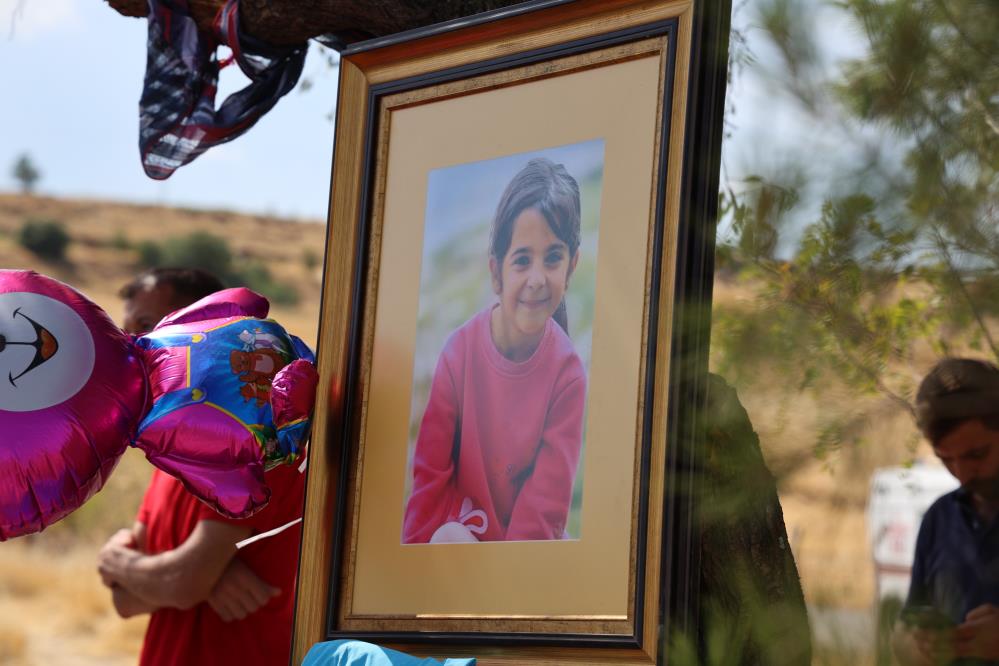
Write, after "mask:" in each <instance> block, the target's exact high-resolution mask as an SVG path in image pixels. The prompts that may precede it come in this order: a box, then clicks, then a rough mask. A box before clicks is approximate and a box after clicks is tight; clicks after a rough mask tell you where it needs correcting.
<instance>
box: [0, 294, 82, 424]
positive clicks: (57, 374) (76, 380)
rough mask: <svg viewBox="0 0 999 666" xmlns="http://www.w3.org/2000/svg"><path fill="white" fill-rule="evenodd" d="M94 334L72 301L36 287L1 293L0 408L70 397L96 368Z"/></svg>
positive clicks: (32, 407) (24, 408)
mask: <svg viewBox="0 0 999 666" xmlns="http://www.w3.org/2000/svg"><path fill="white" fill-rule="evenodd" d="M94 358H95V352H94V338H93V336H92V335H91V333H90V329H89V328H88V327H87V324H86V323H85V322H84V321H83V319H82V318H81V317H80V315H78V314H77V313H76V312H75V311H74V310H73V309H72V308H71V307H69V306H68V305H66V304H65V303H62V302H60V301H57V300H55V299H53V298H49V297H48V296H42V295H41V294H34V293H30V292H10V293H5V294H0V411H4V410H6V411H10V412H32V411H36V410H39V409H45V408H47V407H52V406H54V405H58V404H60V403H63V402H65V401H66V400H69V399H70V398H72V397H73V396H74V395H76V394H77V393H79V391H80V389H82V388H83V387H84V386H86V384H87V382H88V381H89V380H90V376H91V374H93V371H94Z"/></svg>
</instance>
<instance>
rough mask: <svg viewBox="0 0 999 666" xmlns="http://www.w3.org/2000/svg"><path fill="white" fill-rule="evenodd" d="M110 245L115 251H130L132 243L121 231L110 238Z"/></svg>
mask: <svg viewBox="0 0 999 666" xmlns="http://www.w3.org/2000/svg"><path fill="white" fill-rule="evenodd" d="M110 245H111V247H113V248H114V249H116V250H130V249H132V241H130V240H129V238H128V234H126V233H125V232H124V231H122V230H121V229H118V230H117V231H115V232H114V234H113V235H112V236H111V241H110Z"/></svg>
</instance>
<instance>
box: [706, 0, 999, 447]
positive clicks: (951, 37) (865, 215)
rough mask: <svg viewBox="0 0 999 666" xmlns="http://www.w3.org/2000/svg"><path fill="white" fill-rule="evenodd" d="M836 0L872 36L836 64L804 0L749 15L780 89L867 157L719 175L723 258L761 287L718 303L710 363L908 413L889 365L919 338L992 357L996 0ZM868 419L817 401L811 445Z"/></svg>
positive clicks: (996, 290) (997, 148) (898, 363)
mask: <svg viewBox="0 0 999 666" xmlns="http://www.w3.org/2000/svg"><path fill="white" fill-rule="evenodd" d="M836 6H837V7H838V8H839V9H840V10H841V11H843V12H845V13H846V15H847V16H848V17H849V18H850V19H851V23H852V24H853V25H854V26H857V27H859V28H861V29H862V30H863V36H864V38H865V41H866V47H867V48H866V53H865V54H864V55H863V57H860V58H857V59H855V60H853V61H851V62H848V63H847V64H846V65H845V66H844V67H840V68H839V69H836V70H835V71H833V72H832V73H831V74H830V70H829V69H827V68H823V67H822V66H820V65H821V63H822V61H823V55H822V53H821V49H820V48H819V47H818V42H816V41H815V34H816V32H817V31H816V30H815V27H814V26H812V25H811V24H810V23H809V21H810V20H811V18H810V16H809V12H808V10H807V6H806V3H804V2H802V1H801V0H760V2H759V3H758V4H757V5H756V7H757V19H756V21H755V23H756V24H757V25H758V26H760V27H761V29H762V30H763V31H764V33H765V34H766V37H767V39H768V41H769V43H770V46H772V47H773V48H774V49H775V52H776V53H777V55H778V60H779V61H780V62H779V69H778V71H777V72H776V73H774V72H773V71H771V72H769V73H770V74H771V76H772V78H773V79H774V83H775V85H776V87H777V88H778V89H779V92H780V93H782V94H784V95H785V96H786V97H788V98H790V99H792V100H794V101H796V102H798V103H799V108H800V109H803V112H804V113H806V114H809V115H810V116H811V117H812V119H813V120H814V122H815V126H816V127H817V128H823V127H824V128H826V130H825V131H829V128H830V127H832V128H834V129H833V131H836V132H838V135H842V136H844V137H847V139H848V140H852V141H854V142H855V143H854V144H853V145H851V146H847V147H844V151H846V150H847V148H849V149H851V150H853V151H854V152H855V154H857V155H864V156H871V157H870V159H869V160H868V159H864V160H853V166H852V167H848V169H850V168H852V169H853V172H852V173H846V172H844V173H842V174H837V179H836V180H837V182H836V183H825V182H818V181H816V180H815V179H814V178H810V177H809V171H808V169H805V168H798V167H797V164H808V163H812V164H814V163H815V162H817V161H819V160H821V159H823V158H824V156H819V157H818V158H817V156H815V155H806V154H800V155H790V156H788V157H787V158H786V161H787V163H788V164H787V165H785V166H784V167H783V168H782V167H781V166H780V165H776V166H775V167H772V173H771V174H770V175H769V176H767V175H764V174H759V175H754V176H751V177H748V178H745V179H744V180H743V181H742V182H741V183H740V184H739V185H738V187H737V186H736V185H735V184H729V185H728V187H727V188H726V191H724V192H723V193H722V195H721V197H722V203H723V205H722V213H723V215H724V216H725V219H726V220H727V222H728V225H727V228H728V229H729V230H730V233H729V234H728V236H726V237H723V238H721V239H719V248H720V251H719V257H720V260H721V263H720V267H722V268H725V269H727V270H729V271H735V272H736V273H737V277H736V278H735V279H736V280H743V281H746V282H747V283H751V284H752V285H753V286H754V291H755V292H756V300H755V302H751V303H740V304H738V305H728V306H724V307H717V308H716V309H715V312H714V315H713V316H714V321H713V333H712V338H713V344H714V349H715V363H716V367H717V369H718V371H719V372H721V373H723V374H725V375H726V376H728V377H730V378H731V379H732V381H734V382H735V383H736V384H742V385H746V384H750V383H752V382H754V381H759V380H760V378H761V377H764V376H768V375H767V373H766V372H765V371H770V374H769V376H770V377H772V376H773V375H774V374H777V375H779V376H780V377H782V379H783V380H784V387H783V388H784V390H785V391H786V392H788V393H791V392H796V391H801V390H812V391H816V392H820V391H823V390H826V389H827V386H828V382H827V381H820V378H831V377H835V378H837V379H838V380H839V381H840V382H843V383H844V384H845V385H846V386H847V387H849V388H850V389H851V390H853V391H855V392H860V393H872V394H878V395H882V396H886V397H888V398H890V399H891V400H893V401H894V402H895V403H896V404H897V405H898V407H899V408H901V409H911V407H910V402H911V399H912V390H913V382H912V377H911V375H910V373H908V372H900V371H899V369H900V368H911V367H912V364H913V360H914V358H915V355H916V352H917V350H919V349H926V348H929V349H932V350H934V351H935V352H936V353H937V354H946V353H953V352H955V351H958V352H960V353H966V351H965V350H967V349H972V350H977V351H979V352H980V353H981V354H982V355H983V356H986V357H992V358H993V360H995V359H996V358H999V347H997V345H996V341H995V340H994V337H993V333H992V330H993V328H994V327H995V321H994V318H995V317H997V316H999V206H997V204H996V202H997V201H999V97H997V96H996V94H995V91H996V90H999V60H997V59H996V58H995V47H994V40H995V37H994V36H995V34H997V31H999V12H997V11H996V8H995V3H994V2H991V1H989V0H964V1H962V2H953V3H951V2H939V1H937V0H842V1H840V2H837V3H836ZM820 131H822V130H820ZM844 183H846V184H847V185H846V186H844ZM736 190H738V191H736ZM816 197H818V198H819V199H821V201H822V202H823V203H822V206H821V210H820V212H819V213H818V214H817V215H816V214H814V213H810V212H808V211H809V208H808V207H807V206H806V205H805V204H807V203H808V202H809V201H815V199H816ZM760 285H762V286H760ZM863 418H865V415H858V414H851V415H836V414H828V415H826V422H825V423H824V424H823V426H822V427H821V432H819V433H818V435H817V438H816V441H815V450H816V453H817V454H819V455H820V456H821V455H824V454H825V453H827V452H829V451H831V450H835V449H836V448H838V447H840V446H843V445H844V444H847V443H855V442H856V437H855V435H854V433H855V432H857V428H856V424H857V420H858V419H863Z"/></svg>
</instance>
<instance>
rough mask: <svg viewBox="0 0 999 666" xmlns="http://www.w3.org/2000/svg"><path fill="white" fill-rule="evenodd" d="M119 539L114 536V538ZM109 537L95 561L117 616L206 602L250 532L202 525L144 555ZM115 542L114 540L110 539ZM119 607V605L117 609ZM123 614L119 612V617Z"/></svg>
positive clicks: (211, 523) (210, 523)
mask: <svg viewBox="0 0 999 666" xmlns="http://www.w3.org/2000/svg"><path fill="white" fill-rule="evenodd" d="M120 534H121V533H119V535H120ZM119 535H115V537H112V538H111V540H109V541H108V543H107V544H105V545H104V547H103V548H102V549H101V551H100V554H99V555H98V571H99V572H100V574H101V578H102V580H103V581H104V583H105V585H108V586H109V587H111V589H112V590H114V589H115V588H116V587H118V588H123V591H121V592H117V593H115V594H114V597H115V607H116V608H117V609H118V611H119V614H121V615H123V616H126V617H127V616H129V615H135V614H136V613H140V612H149V611H151V610H155V609H156V608H161V607H170V608H181V609H187V608H191V607H193V606H195V605H196V604H198V603H200V602H202V601H205V600H207V599H208V598H209V596H210V595H211V593H212V591H213V590H214V589H215V586H216V584H217V583H218V582H219V580H220V579H221V577H222V574H223V573H224V572H225V571H226V568H227V567H228V566H229V563H230V561H231V560H232V559H233V557H234V556H235V554H236V542H238V541H240V540H241V539H244V538H246V537H247V536H249V535H250V528H249V527H244V526H238V525H231V524H228V523H222V522H218V521H212V520H202V521H201V522H199V523H198V524H197V526H196V527H195V528H194V531H193V532H192V533H191V536H189V537H188V538H187V540H186V541H185V542H184V543H183V544H181V545H180V546H179V547H177V548H175V549H173V550H169V551H166V552H163V553H158V554H156V555H148V554H145V553H143V552H142V550H141V549H140V548H138V547H136V546H138V545H139V544H140V542H138V541H136V542H135V543H133V544H132V545H131V546H130V545H128V544H126V543H124V542H123V541H124V538H123V536H124V535H122V536H121V537H119ZM116 537H118V538H116ZM119 604H120V605H119ZM123 611H124V612H123Z"/></svg>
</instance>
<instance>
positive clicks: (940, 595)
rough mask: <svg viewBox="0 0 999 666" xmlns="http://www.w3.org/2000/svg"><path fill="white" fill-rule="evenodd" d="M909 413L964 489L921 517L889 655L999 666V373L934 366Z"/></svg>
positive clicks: (955, 362) (962, 364)
mask: <svg viewBox="0 0 999 666" xmlns="http://www.w3.org/2000/svg"><path fill="white" fill-rule="evenodd" d="M916 417H917V420H918V423H919V427H920V430H922V433H923V435H924V436H925V437H926V438H927V439H928V440H929V441H930V444H931V445H932V446H933V452H934V453H935V454H936V455H937V457H938V458H939V459H940V461H941V462H942V463H943V464H944V466H945V467H946V468H947V471H949V472H950V473H951V474H952V475H953V476H954V477H955V478H956V479H957V480H958V481H959V482H960V483H961V487H960V488H958V489H957V490H955V491H953V492H950V493H948V494H946V495H944V496H943V497H941V498H939V499H938V500H937V501H936V502H935V503H934V504H933V505H932V506H931V507H930V508H929V509H928V510H927V512H926V514H925V515H924V516H923V522H922V525H921V526H920V528H919V536H918V538H917V540H916V555H915V559H914V561H913V565H912V582H911V584H910V588H909V597H908V599H906V602H905V607H904V608H903V611H902V615H901V620H900V622H899V623H897V624H896V627H895V631H894V634H893V636H892V645H893V647H894V649H895V654H896V656H898V658H899V660H900V661H901V662H902V663H903V664H919V665H922V664H943V663H964V664H971V663H993V662H994V663H999V520H997V517H999V368H997V367H996V366H994V365H992V364H991V363H988V362H985V361H978V360H973V359H962V358H949V359H945V360H943V361H941V362H940V363H938V364H937V365H936V367H934V368H933V369H932V370H931V371H930V373H929V374H928V375H927V376H926V377H925V378H924V379H923V381H922V383H921V384H920V386H919V390H918V392H917V394H916ZM954 660H957V661H956V662H954Z"/></svg>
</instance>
